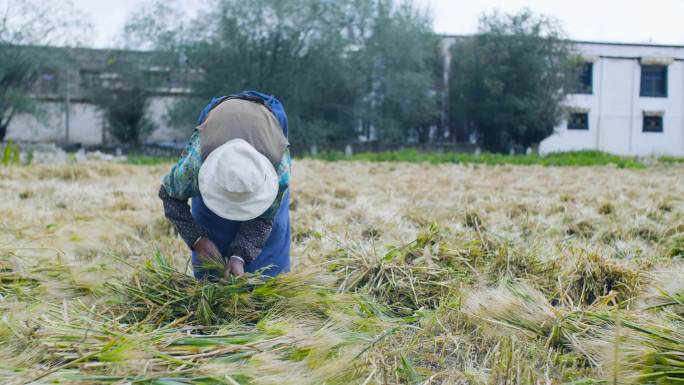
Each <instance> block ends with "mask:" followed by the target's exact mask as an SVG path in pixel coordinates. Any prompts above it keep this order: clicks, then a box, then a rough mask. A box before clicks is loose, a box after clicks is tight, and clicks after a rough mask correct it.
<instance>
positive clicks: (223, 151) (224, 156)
mask: <svg viewBox="0 0 684 385" xmlns="http://www.w3.org/2000/svg"><path fill="white" fill-rule="evenodd" d="M198 182H199V189H200V194H201V195H202V200H203V201H204V204H206V205H207V207H208V208H209V210H211V211H212V212H213V213H214V214H216V215H218V216H219V217H221V218H224V219H229V220H233V221H248V220H251V219H254V218H256V217H258V216H260V215H261V214H263V213H264V212H266V210H267V209H268V208H269V207H270V206H271V205H272V204H273V202H274V201H275V198H276V196H277V195H278V174H277V173H276V170H275V168H274V167H273V164H271V162H270V161H269V160H268V158H266V157H265V156H264V155H262V154H261V153H260V152H259V151H257V150H256V149H255V148H254V147H252V145H250V144H249V143H247V142H246V141H245V140H243V139H233V140H231V141H229V142H226V143H225V144H223V145H222V146H220V147H218V148H217V149H215V150H214V151H212V152H211V154H209V156H208V157H207V158H206V159H205V160H204V163H202V167H200V171H199V176H198Z"/></svg>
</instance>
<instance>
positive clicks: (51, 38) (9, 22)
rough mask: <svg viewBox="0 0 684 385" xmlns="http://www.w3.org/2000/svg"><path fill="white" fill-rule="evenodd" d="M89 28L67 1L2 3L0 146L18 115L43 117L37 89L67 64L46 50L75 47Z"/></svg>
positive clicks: (0, 20)
mask: <svg viewBox="0 0 684 385" xmlns="http://www.w3.org/2000/svg"><path fill="white" fill-rule="evenodd" d="M89 28H90V26H89V24H88V23H87V22H85V19H84V17H83V15H82V14H80V13H79V12H78V11H76V10H75V8H74V7H73V4H72V3H71V2H69V1H56V0H54V1H50V0H48V1H37V0H26V1H12V0H0V141H2V140H4V138H5V136H6V134H7V129H8V127H9V125H10V123H11V122H12V119H13V118H14V117H16V116H17V115H18V114H22V113H24V114H31V115H36V116H39V115H40V114H41V113H42V112H43V110H42V108H41V105H40V102H39V101H37V100H36V98H35V97H34V96H35V95H34V93H35V92H34V91H35V86H36V83H37V82H38V81H39V80H41V76H42V75H45V74H46V70H49V71H50V72H51V76H55V74H54V72H55V71H54V69H55V68H56V67H59V66H60V64H61V65H63V64H64V62H65V60H67V58H66V57H65V56H63V54H62V53H61V52H59V50H55V49H50V48H47V47H46V46H48V45H67V44H79V43H81V42H83V40H80V38H81V37H82V36H84V35H83V34H82V33H83V32H84V31H87V30H88V29H89Z"/></svg>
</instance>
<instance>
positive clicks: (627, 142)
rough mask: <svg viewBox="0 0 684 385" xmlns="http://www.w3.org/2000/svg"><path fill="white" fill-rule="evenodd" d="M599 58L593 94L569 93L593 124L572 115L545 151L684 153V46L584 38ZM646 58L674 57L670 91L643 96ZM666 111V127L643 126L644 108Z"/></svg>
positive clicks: (571, 103)
mask: <svg viewBox="0 0 684 385" xmlns="http://www.w3.org/2000/svg"><path fill="white" fill-rule="evenodd" d="M578 48H579V50H580V52H581V53H582V54H583V55H584V56H585V57H586V58H587V60H591V61H594V73H593V94H591V95H579V94H578V95H570V96H569V97H568V99H567V101H566V106H567V107H568V109H570V110H573V109H581V110H584V111H588V112H589V130H586V131H585V130H568V129H567V121H564V122H563V123H562V124H561V125H560V126H559V127H557V128H556V133H555V134H554V135H552V136H551V137H549V138H547V139H546V140H544V141H543V142H542V143H541V145H540V152H541V153H542V154H545V153H550V152H558V151H570V150H589V149H595V150H601V151H606V152H610V153H614V154H620V155H639V156H646V155H684V115H683V114H682V110H683V109H684V48H683V47H667V46H650V45H610V44H592V43H581V44H579V45H578ZM642 60H646V61H648V60H663V61H669V62H670V64H669V65H668V75H667V90H668V91H667V97H665V98H661V97H641V96H640V87H641V66H642ZM645 112H648V113H655V112H657V113H662V114H663V132H662V133H652V132H643V118H644V113H645Z"/></svg>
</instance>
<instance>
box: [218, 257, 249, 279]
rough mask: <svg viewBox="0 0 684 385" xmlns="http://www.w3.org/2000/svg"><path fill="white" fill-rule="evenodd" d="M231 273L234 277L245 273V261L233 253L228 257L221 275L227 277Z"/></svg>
mask: <svg viewBox="0 0 684 385" xmlns="http://www.w3.org/2000/svg"><path fill="white" fill-rule="evenodd" d="M231 274H232V275H234V276H236V277H239V276H241V275H243V274H245V262H244V260H243V259H242V258H240V257H238V256H235V255H234V256H232V257H230V259H229V260H228V265H227V266H226V271H225V272H224V273H223V276H224V278H226V279H228V278H229V277H230V275H231Z"/></svg>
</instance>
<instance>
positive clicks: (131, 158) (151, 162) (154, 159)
mask: <svg viewBox="0 0 684 385" xmlns="http://www.w3.org/2000/svg"><path fill="white" fill-rule="evenodd" d="M177 160H178V157H173V156H151V155H128V156H127V157H126V162H125V163H126V164H132V165H135V166H156V165H159V164H169V163H174V162H176V161H177Z"/></svg>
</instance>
